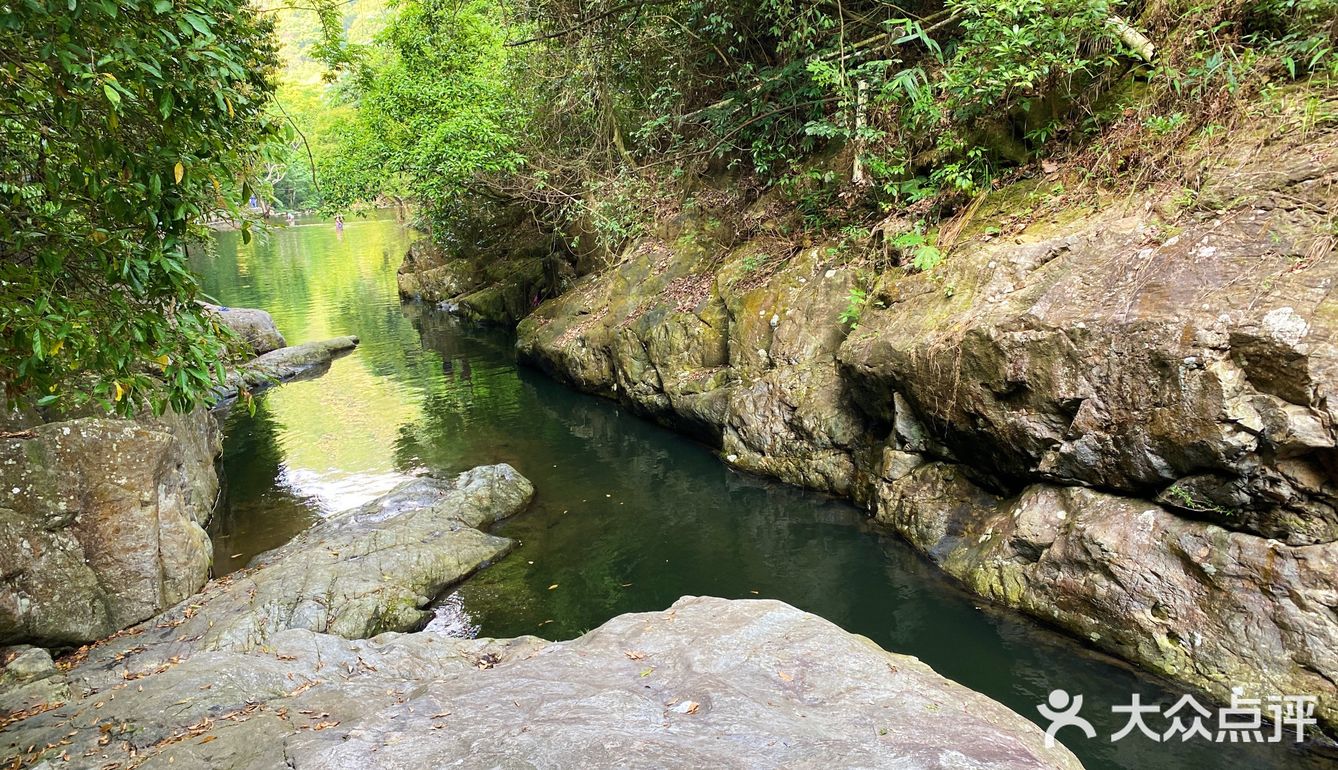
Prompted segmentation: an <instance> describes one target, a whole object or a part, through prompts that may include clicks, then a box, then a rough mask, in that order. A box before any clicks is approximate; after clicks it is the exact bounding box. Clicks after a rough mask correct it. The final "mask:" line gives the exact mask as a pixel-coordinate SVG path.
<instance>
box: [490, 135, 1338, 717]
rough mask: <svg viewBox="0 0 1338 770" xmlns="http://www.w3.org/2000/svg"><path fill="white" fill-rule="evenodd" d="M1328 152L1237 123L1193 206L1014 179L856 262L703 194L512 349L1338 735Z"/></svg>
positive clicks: (1061, 622) (536, 319)
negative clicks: (1296, 700)
mask: <svg viewBox="0 0 1338 770" xmlns="http://www.w3.org/2000/svg"><path fill="white" fill-rule="evenodd" d="M1282 122H1284V123H1285V121H1282ZM1335 147H1338V137H1336V136H1335V134H1334V133H1333V131H1332V129H1327V130H1326V129H1323V128H1319V129H1314V130H1311V131H1309V132H1301V131H1292V130H1290V129H1286V130H1284V129H1278V130H1276V131H1273V132H1272V133H1269V134H1264V133H1262V132H1260V133H1254V134H1249V135H1246V134H1245V133H1244V132H1243V133H1242V136H1241V141H1240V142H1239V143H1237V145H1236V146H1235V148H1234V150H1233V152H1232V153H1231V155H1230V156H1229V157H1224V158H1222V159H1221V161H1220V163H1218V164H1217V165H1215V166H1214V167H1213V168H1211V169H1209V170H1208V172H1207V175H1206V178H1205V180H1204V182H1203V184H1202V185H1201V186H1200V188H1199V189H1198V191H1197V192H1196V193H1195V195H1194V196H1193V197H1192V200H1190V201H1186V200H1185V199H1184V195H1183V194H1182V193H1181V192H1180V191H1167V190H1156V189H1150V190H1145V191H1143V192H1142V193H1138V194H1135V195H1133V196H1132V198H1126V199H1122V200H1120V201H1108V202H1107V203H1106V205H1098V206H1084V207H1078V208H1073V209H1068V210H1062V209H1061V210H1055V209H1052V208H1046V207H1045V206H1044V205H1043V204H1042V203H1041V201H1043V199H1044V198H1045V195H1043V194H1042V193H1044V192H1045V190H1047V189H1049V188H1050V186H1051V185H1052V182H1054V181H1057V180H1045V181H1031V182H1021V183H1018V184H1015V185H1013V186H1011V187H1007V188H1004V189H1002V190H999V191H996V192H994V193H991V194H990V195H988V196H986V197H985V198H984V199H983V201H981V202H979V205H978V206H976V207H973V208H972V210H971V211H972V216H971V217H970V218H969V219H966V220H964V221H962V222H960V223H956V225H955V226H956V227H958V228H960V229H959V233H958V235H957V236H956V240H955V243H954V245H953V248H952V251H951V252H950V254H949V256H948V258H947V259H946V260H945V261H944V263H943V264H942V265H940V266H939V267H938V268H936V269H935V270H933V271H930V272H927V273H926V272H913V271H908V270H907V269H904V268H902V267H899V266H896V265H897V264H899V263H901V262H902V261H905V262H907V263H909V262H910V255H909V254H902V253H900V252H899V251H898V249H897V248H896V247H894V246H893V243H892V242H893V240H894V237H895V236H896V235H897V234H898V232H899V229H898V228H902V227H905V226H906V223H897V222H887V223H884V228H883V229H884V230H885V232H880V233H878V234H876V240H877V239H878V238H881V241H880V243H881V244H883V245H881V246H878V247H877V250H876V252H875V255H874V257H873V258H872V259H870V257H869V256H868V255H867V253H866V254H865V256H863V257H861V258H854V257H851V256H849V255H848V253H847V249H846V246H845V245H843V244H842V243H840V242H836V243H814V242H808V243H804V242H802V241H796V240H794V239H792V238H791V237H790V236H789V235H788V233H790V232H794V231H795V222H794V221H793V219H794V217H795V216H796V215H795V214H794V213H793V212H790V213H789V214H786V213H785V209H784V207H781V206H779V205H778V203H777V201H776V200H774V199H771V198H767V197H763V198H761V199H750V198H748V197H747V196H745V195H742V194H730V191H728V190H711V191H708V192H709V193H710V194H711V196H712V197H711V198H710V200H714V201H716V202H715V203H714V204H710V205H703V204H701V203H698V204H697V206H696V207H695V208H694V209H693V210H692V211H691V212H678V213H677V214H676V215H675V216H673V217H665V218H662V219H660V220H659V221H657V223H656V227H655V229H654V231H653V232H652V233H651V234H650V235H648V236H647V237H644V238H641V239H639V240H637V241H634V242H633V243H632V244H631V245H630V246H629V247H628V248H627V250H626V251H625V253H624V254H623V256H622V258H621V259H620V260H619V261H617V262H616V263H615V264H614V265H613V266H611V267H609V268H607V269H604V270H601V271H597V272H595V273H594V274H592V275H590V276H587V277H586V278H584V279H582V280H581V281H579V282H578V283H576V284H575V285H574V286H573V287H572V288H571V289H570V290H568V291H566V292H565V293H564V294H563V295H562V296H560V297H558V298H557V299H554V300H551V301H549V302H546V303H544V304H543V305H542V306H541V307H539V308H538V310H536V311H535V312H533V313H532V314H530V315H528V317H526V318H525V319H524V320H523V321H521V322H520V325H519V335H520V339H519V351H520V355H521V358H522V359H523V360H525V361H527V362H529V363H531V364H533V365H535V366H538V367H540V368H542V369H544V370H545V371H547V372H549V373H550V374H552V375H553V376H555V377H557V378H559V379H562V380H564V381H566V382H568V383H570V384H572V385H574V386H575V387H577V388H580V389H582V390H586V391H589V392H592V393H597V394H601V395H604V396H607V397H611V398H616V399H618V400H620V401H622V402H624V403H625V404H627V405H629V406H630V407H632V408H634V409H635V410H637V411H638V412H640V413H641V414H643V415H646V416H648V417H650V418H652V419H655V420H657V421H659V422H661V423H663V424H666V425H668V426H670V427H674V428H676V429H679V430H682V431H684V432H688V433H691V434H692V435H695V436H697V437H698V438H700V439H702V440H704V441H707V442H709V443H711V444H713V445H715V446H717V447H719V449H720V451H721V455H722V456H723V457H724V458H725V459H726V460H727V461H728V462H730V463H732V464H734V465H735V466H737V467H739V468H741V469H744V470H748V471H753V472H757V473H763V474H767V475H771V476H774V477H777V478H779V479H782V480H785V481H788V482H791V483H795V484H800V485H803V486H808V487H812V488H815V489H819V490H823V491H827V492H831V493H834V494H838V495H843V496H848V497H851V498H852V499H854V500H856V501H857V502H859V503H861V504H863V505H865V506H866V507H867V508H868V509H869V510H870V512H871V514H872V515H873V516H874V517H875V518H876V519H877V520H878V521H880V522H882V523H883V524H885V525H887V526H888V527H890V528H892V529H894V530H896V531H897V532H899V533H900V534H901V535H903V536H904V537H905V538H906V539H907V540H909V541H910V542H911V543H912V544H914V545H915V546H916V547H917V548H919V549H920V550H922V551H923V552H924V553H925V554H926V555H927V556H928V557H929V558H930V559H932V560H933V561H935V562H936V563H938V564H939V565H940V566H942V567H943V568H944V569H945V570H946V571H948V572H949V573H951V574H952V575H954V576H956V577H957V578H959V579H961V580H962V582H963V583H965V584H966V585H967V586H969V587H970V588H972V589H973V590H974V591H976V592H978V593H979V594H981V595H983V596H987V597H989V598H991V599H994V600H997V601H1000V602H1002V603H1005V604H1007V605H1009V606H1012V607H1015V608H1018V609H1021V610H1023V611H1025V612H1028V613H1030V614H1032V615H1034V616H1036V617H1038V618H1040V619H1042V620H1044V621H1046V622H1048V623H1053V624H1055V625H1058V626H1060V627H1061V628H1064V629H1066V630H1068V631H1069V632H1071V633H1073V634H1075V635H1077V636H1079V637H1081V638H1083V639H1085V640H1087V641H1089V642H1091V643H1092V644H1094V645H1095V646H1097V647H1100V648H1102V649H1104V650H1107V651H1109V652H1112V653H1114V654H1117V655H1119V656H1121V657H1124V658H1126V659H1128V660H1132V661H1134V662H1136V663H1138V664H1140V665H1142V666H1144V667H1146V668H1149V669H1151V670H1153V671H1156V672H1158V673H1161V674H1164V675H1166V676H1169V677H1171V678H1173V679H1177V680H1179V681H1181V682H1184V683H1186V684H1189V685H1192V686H1194V687H1196V688H1201V689H1204V690H1206V691H1207V692H1209V693H1211V694H1212V695H1214V696H1216V697H1217V698H1219V699H1221V700H1223V701H1226V700H1228V699H1229V697H1230V694H1231V691H1232V688H1235V687H1240V688H1243V691H1244V692H1245V694H1246V695H1249V696H1253V697H1266V696H1268V695H1277V694H1288V693H1291V694H1308V695H1314V696H1317V697H1318V698H1319V708H1318V714H1319V717H1320V719H1321V721H1322V722H1323V723H1324V724H1326V725H1327V726H1328V728H1329V729H1331V730H1332V729H1334V728H1335V727H1338V569H1336V567H1338V542H1336V541H1338V486H1335V482H1334V479H1335V478H1336V477H1338V450H1336V449H1335V438H1336V434H1335V430H1334V424H1335V420H1338V410H1335V407H1334V404H1335V403H1338V399H1335V391H1336V390H1338V300H1335V298H1334V287H1335V282H1338V261H1336V260H1335V259H1334V258H1333V256H1332V249H1333V234H1332V232H1331V227H1330V225H1329V224H1326V223H1327V222H1330V220H1328V219H1326V217H1327V216H1329V215H1328V214H1327V213H1326V212H1327V211H1328V210H1329V209H1328V207H1329V206H1331V205H1332V201H1333V200H1335V185H1336V184H1338V151H1336V150H1335ZM721 201H723V202H721ZM777 212H780V213H779V214H778V213H777ZM787 217H788V218H787ZM497 269H500V268H497ZM843 316H844V317H843ZM852 321H857V322H856V323H851V322H852ZM852 326H853V327H854V328H853V329H852Z"/></svg>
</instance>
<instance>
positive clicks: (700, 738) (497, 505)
mask: <svg viewBox="0 0 1338 770" xmlns="http://www.w3.org/2000/svg"><path fill="white" fill-rule="evenodd" d="M532 494H533V488H532V487H531V486H530V484H529V482H528V481H526V480H525V479H524V478H523V477H521V476H520V475H519V474H518V473H516V472H515V471H514V470H513V469H511V468H510V467H508V466H505V465H498V466H488V467H483V468H476V469H474V470H472V471H469V472H466V473H464V474H461V475H460V476H458V477H456V478H454V479H449V480H437V479H427V478H423V479H416V480H413V481H409V482H406V483H405V484H403V485H401V486H400V487H399V488H397V489H396V490H394V491H392V492H390V493H388V494H387V495H385V496H383V497H382V498H379V499H378V500H376V501H373V502H371V503H369V504H367V505H365V506H362V507H361V508H357V509H354V510H352V511H348V512H345V513H343V514H339V515H336V516H334V517H331V518H330V519H329V520H328V521H326V522H325V523H323V524H321V525H319V526H317V527H315V528H314V529H312V530H310V531H309V532H307V533H305V534H304V535H302V536H300V537H298V538H297V539H296V540H294V541H293V542H292V543H290V544H288V545H286V546H284V547H282V548H280V549H278V550H276V551H274V552H271V553H269V554H264V555H262V556H260V557H258V558H257V559H256V561H255V562H254V563H253V564H252V566H251V567H250V568H248V569H247V570H246V571H244V572H243V573H240V574H237V575H230V576H228V577H227V578H224V579H222V580H219V581H215V582H214V583H211V584H210V585H209V586H207V587H206V589H205V590H204V591H203V592H202V593H200V594H198V595H196V596H193V597H191V598H190V599H187V600H186V601H184V602H182V603H181V604H180V605H178V606H177V607H175V608H174V609H173V610H172V611H170V612H168V613H166V614H165V615H163V616H161V617H159V618H157V619H155V620H152V621H149V622H148V623H145V624H143V625H140V626H137V627H135V628H132V629H130V630H129V631H127V632H125V633H123V634H119V635H117V636H116V637H114V638H112V639H110V640H107V641H106V642H103V643H100V644H97V645H95V646H92V647H90V648H87V649H84V650H81V651H80V652H79V653H78V654H77V655H75V656H73V657H72V658H69V659H65V660H62V661H60V662H59V664H53V663H52V662H51V660H50V658H49V657H44V656H45V653H44V652H43V651H41V650H37V649H33V648H28V649H22V650H15V651H14V654H13V655H12V660H10V661H9V665H8V667H7V668H6V670H5V671H4V673H3V674H0V682H4V683H5V684H6V685H7V686H8V687H7V689H3V690H0V708H4V709H6V710H8V711H9V712H10V716H9V717H6V722H5V723H4V726H5V731H4V736H5V737H4V749H5V750H4V752H3V754H4V755H5V756H6V757H8V758H11V759H14V760H16V761H17V762H18V764H19V765H20V766H24V765H29V764H35V763H40V762H41V761H43V760H63V761H69V762H72V763H75V765H76V766H96V767H107V768H109V767H121V768H130V767H140V766H143V767H166V766H169V765H177V766H183V767H212V768H251V767H271V766H273V767H285V766H286V767H313V768H325V767H360V768H361V767H386V768H392V767H393V768H407V767H424V768H427V767H440V766H443V765H446V764H449V765H451V766H458V767H494V766H497V765H511V764H526V765H530V764H535V763H539V764H545V765H552V766H625V765H627V764H629V763H633V764H635V763H636V762H638V761H644V762H647V763H650V764H655V765H666V764H667V765H675V766H695V767H701V766H706V765H730V766H742V767H774V766H776V765H779V764H796V763H798V764H805V763H812V762H826V761H831V760H832V759H833V758H835V757H840V758H842V760H843V761H846V762H852V761H853V762H858V763H862V764H866V765H870V766H873V765H877V766H894V765H897V764H899V763H900V764H905V765H908V766H915V767H979V768H1078V767H1080V765H1079V764H1078V762H1077V760H1076V759H1075V758H1074V757H1073V756H1072V755H1071V754H1070V753H1069V752H1068V751H1067V750H1065V749H1064V748H1063V747H1056V748H1052V749H1047V748H1046V747H1045V745H1044V738H1043V735H1042V733H1041V731H1040V730H1039V729H1038V728H1037V727H1036V726H1034V725H1033V724H1031V723H1030V722H1028V721H1027V720H1026V719H1024V718H1022V717H1021V716H1019V715H1017V714H1015V713H1013V712H1011V711H1009V710H1008V709H1007V708H1005V707H1003V706H1001V705H999V704H997V703H995V702H993V701H991V700H989V699H988V698H986V697H984V696H982V695H979V694H977V693H974V692H972V691H970V690H967V689H966V688H964V687H961V686H960V685H957V684H955V683H953V682H950V681H948V680H946V679H944V678H942V677H940V676H938V675H936V674H935V673H934V672H933V671H932V670H931V669H929V668H928V667H927V666H925V665H924V664H922V663H920V662H919V661H918V660H916V659H914V658H910V657H907V656H901V655H893V654H889V653H886V652H884V651H883V650H881V649H879V648H878V647H877V646H876V645H874V644H873V643H871V642H869V641H868V640H867V639H863V638H862V637H856V636H852V635H850V634H847V633H845V632H843V631H841V630H840V629H839V628H837V627H836V626H834V625H832V624H830V623H828V622H826V621H824V620H821V619H819V618H817V617H814V616H812V615H809V614H807V613H803V612H800V611H798V610H795V609H793V608H792V607H789V606H787V605H784V604H781V603H779V602H774V601H726V600H723V599H708V598H684V599H682V600H680V601H679V602H677V603H676V604H675V605H674V606H673V607H671V608H670V609H668V610H667V611H664V612H654V613H644V614H638V615H624V616H621V617H618V618H615V619H613V620H611V621H609V622H608V623H606V624H605V625H604V626H602V627H601V628H599V629H596V630H595V631H592V632H591V633H589V634H586V635H585V636H583V637H581V638H579V639H576V640H573V641H569V642H557V643H554V642H547V641H544V640H542V639H537V638H534V637H523V638H519V639H503V640H498V639H456V638H450V637H446V636H442V635H438V634H434V633H430V632H419V633H407V634H405V633H386V632H398V631H408V630H411V629H413V628H416V627H418V626H420V625H421V624H422V622H423V620H424V619H425V615H426V613H425V612H424V611H423V610H422V607H423V606H424V605H425V604H426V603H427V602H428V597H431V596H435V595H436V594H437V593H438V592H439V591H440V590H441V589H442V587H443V586H445V585H448V584H450V583H453V582H455V581H458V580H460V579H462V578H463V577H465V576H466V575H468V574H469V573H470V572H472V571H474V570H475V569H477V568H479V567H480V566H482V565H483V564H486V563H487V562H488V561H490V560H491V559H494V558H497V557H499V556H501V555H502V554H505V553H506V551H507V550H509V548H510V547H511V542H510V541H508V540H506V539H504V538H498V537H494V536H491V535H487V534H484V533H483V532H481V531H479V529H477V527H481V526H485V525H487V524H489V523H491V522H493V521H495V520H497V519H500V518H502V517H505V516H509V515H512V514H514V513H516V512H518V511H520V510H521V509H523V508H524V507H525V506H526V505H527V504H528V502H529V500H530V497H531V495H532Z"/></svg>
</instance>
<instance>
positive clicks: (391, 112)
mask: <svg viewBox="0 0 1338 770" xmlns="http://www.w3.org/2000/svg"><path fill="white" fill-rule="evenodd" d="M494 14H495V6H493V5H492V4H490V3H486V2H482V1H481V0H474V1H473V2H452V1H451V0H406V2H404V3H403V4H402V5H400V6H399V7H398V13H397V14H395V16H394V17H393V19H392V20H391V22H390V23H389V25H388V26H387V27H386V28H385V29H384V30H383V31H382V32H381V33H380V34H379V35H378V36H377V38H376V41H375V42H376V45H375V46H373V47H371V48H370V49H369V51H368V52H367V55H368V56H369V57H372V58H371V59H370V60H368V61H367V62H366V64H367V65H368V66H366V67H365V68H364V69H362V70H361V71H360V72H359V73H358V74H357V75H356V76H355V77H354V78H353V79H352V80H351V82H349V83H348V88H347V93H348V95H349V97H350V99H351V100H352V102H353V104H355V105H356V112H355V113H354V114H353V115H352V118H351V119H350V120H346V121H343V122H342V123H340V124H338V125H336V126H335V127H334V128H333V130H332V133H333V142H334V144H335V150H334V152H332V153H331V154H330V156H329V157H328V159H327V162H326V163H325V164H323V168H322V169H321V170H322V176H323V177H324V178H325V189H324V190H323V192H324V203H325V205H326V207H327V208H342V207H347V206H349V205H351V204H353V203H354V202H355V201H359V200H363V201H370V200H376V199H378V198H391V199H402V198H407V197H412V198H413V199H415V200H416V201H417V202H418V203H419V204H420V205H421V206H423V208H424V212H425V214H426V219H427V221H428V222H429V223H430V224H438V225H441V224H442V223H444V222H446V221H448V220H449V217H450V215H451V213H452V211H453V207H454V206H455V204H456V203H457V201H458V199H459V196H460V193H461V189H462V188H463V187H465V186H466V185H468V184H469V183H471V182H473V181H475V180H476V179H477V178H478V176H479V175H482V174H503V173H506V172H511V171H514V170H516V169H517V167H518V166H519V164H520V162H521V157H520V156H519V155H518V154H517V153H516V152H515V151H514V149H513V147H514V144H515V139H514V131H515V130H516V129H517V127H518V124H519V122H520V120H521V116H520V115H519V114H517V113H516V112H515V110H513V109H511V108H510V107H509V105H508V101H507V98H506V92H505V89H504V83H503V79H502V74H503V67H504V66H505V63H506V58H505V52H504V48H503V45H502V42H503V40H502V37H501V33H500V31H499V28H498V26H497V24H496V20H495V18H494Z"/></svg>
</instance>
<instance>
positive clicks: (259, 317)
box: [205, 305, 288, 355]
mask: <svg viewBox="0 0 1338 770" xmlns="http://www.w3.org/2000/svg"><path fill="white" fill-rule="evenodd" d="M205 307H207V308H208V309H209V310H211V311H212V312H213V313H214V314H215V315H217V316H218V318H219V320H220V321H222V322H223V325H224V326H227V327H228V328H229V329H232V330H233V331H234V332H236V333H237V335H238V336H240V337H241V338H242V339H243V340H244V341H245V342H246V344H247V345H249V346H250V347H251V352H252V353H254V354H255V355H263V354H265V353H268V352H270V351H271V350H278V349H279V348H282V347H286V346H287V345H288V342H287V341H285V340H284V338H283V335H282V334H280V333H279V327H278V326H276V325H275V324H274V317H273V316H271V315H270V314H269V313H267V312H265V311H264V310H259V309H257V308H250V307H220V306H218V305H205Z"/></svg>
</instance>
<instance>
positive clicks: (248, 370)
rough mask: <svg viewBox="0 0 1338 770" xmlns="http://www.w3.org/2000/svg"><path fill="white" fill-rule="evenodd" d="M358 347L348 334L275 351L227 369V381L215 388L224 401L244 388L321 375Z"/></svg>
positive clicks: (261, 386)
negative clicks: (236, 367)
mask: <svg viewBox="0 0 1338 770" xmlns="http://www.w3.org/2000/svg"><path fill="white" fill-rule="evenodd" d="M357 346H358V338H357V337H354V336H347V337H334V338H332V339H328V340H319V341H317V342H304V343H302V344H300V345H289V346H288V347H286V348H279V349H278V350H272V351H270V352H268V353H266V354H264V355H263V356H257V357H255V358H253V359H252V360H251V361H250V362H249V363H247V364H246V365H245V366H243V367H241V368H240V369H236V370H233V371H231V372H228V378H227V380H226V381H225V382H224V383H223V384H222V385H220V386H218V387H216V388H214V394H215V396H216V397H217V399H218V400H219V401H220V402H224V401H228V400H229V399H233V398H236V397H237V393H238V392H239V391H241V390H243V389H245V390H249V391H257V390H264V389H265V388H267V387H270V386H271V385H276V384H278V383H281V382H289V381H292V380H297V379H306V378H309V377H319V376H320V375H322V374H325V372H326V371H327V370H328V369H329V368H330V362H332V361H334V359H336V358H338V357H339V356H340V355H342V354H344V353H347V352H348V351H350V350H352V349H353V348H356V347H357Z"/></svg>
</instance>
